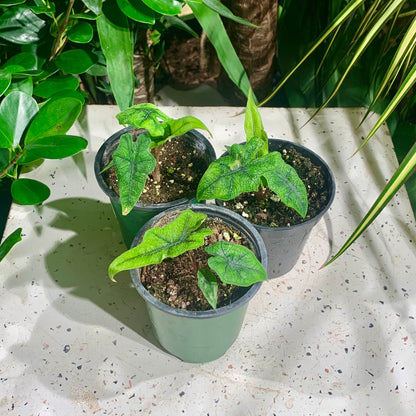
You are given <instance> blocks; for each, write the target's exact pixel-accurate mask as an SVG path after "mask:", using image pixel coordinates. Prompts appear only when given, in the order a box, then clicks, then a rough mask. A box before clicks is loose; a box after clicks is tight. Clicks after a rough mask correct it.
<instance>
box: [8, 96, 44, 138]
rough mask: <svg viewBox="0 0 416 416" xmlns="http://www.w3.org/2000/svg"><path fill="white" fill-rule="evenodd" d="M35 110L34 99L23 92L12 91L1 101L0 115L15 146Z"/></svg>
mask: <svg viewBox="0 0 416 416" xmlns="http://www.w3.org/2000/svg"><path fill="white" fill-rule="evenodd" d="M37 112H38V105H37V103H36V101H35V100H34V99H33V98H32V97H31V96H30V95H27V94H25V93H24V92H20V91H13V92H11V93H10V94H9V95H7V96H6V97H5V98H4V100H3V101H2V103H1V105H0V117H2V118H3V119H4V120H5V121H6V122H7V124H8V126H9V129H10V131H11V132H12V135H13V136H12V137H13V143H14V145H15V146H17V145H18V144H19V142H20V138H21V137H22V134H23V132H24V131H25V129H26V127H27V125H28V124H29V123H30V122H31V120H32V119H33V117H34V116H35V114H36V113H37Z"/></svg>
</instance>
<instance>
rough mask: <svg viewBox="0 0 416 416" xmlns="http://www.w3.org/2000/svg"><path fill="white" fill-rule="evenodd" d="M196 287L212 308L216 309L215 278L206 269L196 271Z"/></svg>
mask: <svg viewBox="0 0 416 416" xmlns="http://www.w3.org/2000/svg"><path fill="white" fill-rule="evenodd" d="M198 287H199V288H200V289H201V292H202V293H203V295H204V296H205V299H206V300H207V301H208V303H209V304H210V305H211V306H212V308H213V309H216V307H217V302H218V282H217V276H215V274H214V273H212V271H211V270H210V269H209V268H208V267H207V268H205V269H202V270H198Z"/></svg>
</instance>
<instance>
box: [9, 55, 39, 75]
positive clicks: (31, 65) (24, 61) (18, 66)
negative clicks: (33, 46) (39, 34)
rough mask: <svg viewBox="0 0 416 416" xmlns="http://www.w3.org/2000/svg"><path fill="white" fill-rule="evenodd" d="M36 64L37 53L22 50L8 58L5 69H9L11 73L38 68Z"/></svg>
mask: <svg viewBox="0 0 416 416" xmlns="http://www.w3.org/2000/svg"><path fill="white" fill-rule="evenodd" d="M36 64H37V60H36V56H35V55H33V54H32V53H28V52H21V53H18V54H16V55H14V56H12V57H11V58H10V59H8V60H7V61H6V63H5V64H4V66H3V69H7V71H9V72H10V73H11V74H15V73H18V72H24V71H28V70H32V69H36Z"/></svg>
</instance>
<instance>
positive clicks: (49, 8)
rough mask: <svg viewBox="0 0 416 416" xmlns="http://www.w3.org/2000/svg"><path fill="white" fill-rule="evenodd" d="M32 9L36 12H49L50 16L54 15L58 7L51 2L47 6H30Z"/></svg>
mask: <svg viewBox="0 0 416 416" xmlns="http://www.w3.org/2000/svg"><path fill="white" fill-rule="evenodd" d="M29 8H30V10H32V12H33V13H35V14H43V13H45V14H48V15H49V16H51V17H52V16H53V14H54V13H55V12H56V7H55V5H54V4H53V3H49V4H48V5H47V6H29Z"/></svg>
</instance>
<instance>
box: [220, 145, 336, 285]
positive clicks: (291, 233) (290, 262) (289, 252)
mask: <svg viewBox="0 0 416 416" xmlns="http://www.w3.org/2000/svg"><path fill="white" fill-rule="evenodd" d="M284 148H286V149H290V148H295V149H296V150H297V151H298V152H299V153H301V154H302V155H304V156H307V157H309V158H310V159H311V161H312V162H313V163H314V164H315V165H317V166H318V167H320V168H321V171H322V173H323V175H324V178H325V186H326V188H327V190H328V191H329V192H328V200H327V203H326V205H325V207H324V208H323V209H322V210H321V211H320V212H319V213H318V214H317V215H315V216H314V217H312V218H310V219H309V220H307V221H304V222H302V223H300V224H294V225H291V226H289V227H267V226H262V225H256V224H253V225H254V227H255V228H256V230H257V231H258V232H259V234H260V235H261V236H262V238H263V241H264V243H265V245H266V248H267V256H268V262H267V264H268V267H267V274H268V278H269V279H272V278H276V277H279V276H282V275H284V274H286V273H288V272H290V271H291V270H292V269H293V267H294V265H295V264H296V262H297V261H298V259H299V257H300V255H301V253H302V250H303V248H304V246H305V244H306V242H307V240H308V237H309V234H310V232H311V230H312V228H313V227H314V226H315V225H316V224H317V223H318V221H319V220H320V219H321V218H322V216H323V215H324V214H325V213H326V212H327V211H328V209H329V207H330V206H331V204H332V201H333V200H334V197H335V179H334V175H333V173H332V171H331V169H330V168H329V166H328V165H327V164H326V162H325V161H324V160H323V159H322V158H321V157H320V156H318V155H317V154H316V153H314V152H313V151H312V150H310V149H308V148H306V147H304V146H302V145H299V144H296V143H292V142H290V141H287V140H281V139H269V151H270V152H273V151H278V152H281V151H282V150H283V149H284ZM225 154H227V153H224V155H225ZM216 202H217V204H219V205H220V204H221V205H222V202H221V201H219V200H218V201H216Z"/></svg>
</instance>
